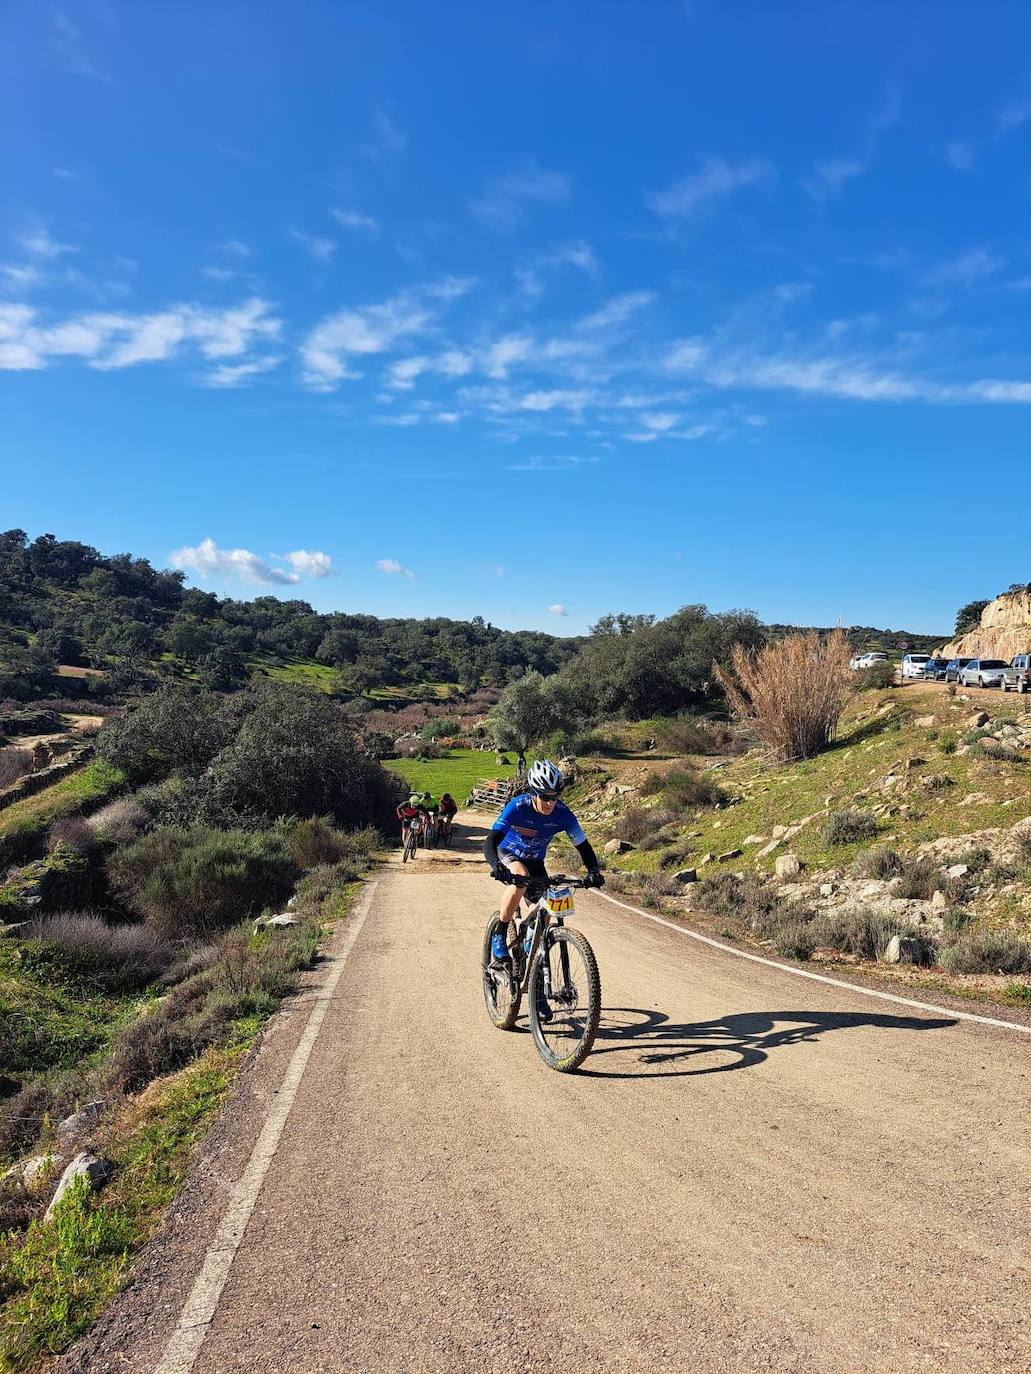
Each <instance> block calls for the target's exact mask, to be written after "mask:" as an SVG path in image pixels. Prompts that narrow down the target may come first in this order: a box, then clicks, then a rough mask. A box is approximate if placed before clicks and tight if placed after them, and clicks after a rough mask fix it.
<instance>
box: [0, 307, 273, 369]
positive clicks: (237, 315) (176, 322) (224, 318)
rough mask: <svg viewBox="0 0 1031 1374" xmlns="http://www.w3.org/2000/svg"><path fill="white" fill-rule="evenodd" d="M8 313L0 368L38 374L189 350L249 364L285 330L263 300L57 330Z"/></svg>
mask: <svg viewBox="0 0 1031 1374" xmlns="http://www.w3.org/2000/svg"><path fill="white" fill-rule="evenodd" d="M4 311H5V312H6V313H4ZM4 311H0V339H2V340H3V343H4V344H5V345H6V346H5V347H4V348H3V349H0V368H3V367H7V368H21V369H30V368H32V369H38V368H42V367H46V366H47V364H48V362H49V360H50V359H51V358H53V357H79V358H81V359H83V360H84V361H85V362H87V363H88V365H89V366H90V367H95V368H98V369H100V370H105V371H106V370H111V369H114V368H120V367H130V366H132V365H134V364H136V363H144V362H161V361H164V360H166V359H168V358H171V357H173V356H175V355H176V353H177V352H178V351H179V348H180V346H181V345H186V344H188V345H190V346H192V347H193V348H195V349H196V350H197V351H198V352H199V353H200V354H201V355H202V356H203V357H204V358H206V359H209V360H211V361H219V360H222V359H225V358H240V359H241V361H243V359H242V355H243V354H245V353H246V352H247V350H248V349H249V348H250V347H251V346H252V345H253V344H254V343H256V342H261V341H264V340H268V339H273V338H275V337H276V336H277V335H278V334H279V331H280V327H281V322H280V321H279V320H278V319H275V318H274V317H272V316H271V315H269V313H268V311H269V305H268V302H267V301H263V300H261V299H260V298H254V299H251V300H249V301H245V302H244V304H243V305H241V306H235V307H230V308H229V309H226V310H211V309H209V308H206V307H203V306H199V305H177V306H173V307H171V308H170V309H168V310H162V311H157V312H155V313H153V314H141V315H130V314H124V313H123V314H116V313H102V312H92V313H87V314H82V315H76V316H72V317H71V318H70V319H67V320H64V321H61V322H60V323H57V324H43V323H41V322H39V320H38V312H37V311H36V310H34V309H33V308H31V307H29V306H17V307H5V308H4ZM247 361H250V360H247ZM215 384H216V385H218V383H217V382H216V383H215ZM223 384H225V383H223ZM230 384H231V383H230Z"/></svg>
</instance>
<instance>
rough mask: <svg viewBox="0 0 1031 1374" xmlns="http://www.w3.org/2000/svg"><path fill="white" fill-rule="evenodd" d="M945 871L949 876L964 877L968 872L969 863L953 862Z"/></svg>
mask: <svg viewBox="0 0 1031 1374" xmlns="http://www.w3.org/2000/svg"><path fill="white" fill-rule="evenodd" d="M945 871H946V873H947V874H948V875H949V877H950V878H965V877H966V876H967V874H968V873H969V872H970V865H969V864H953V865H952V867H951V868H947V869H946V870H945Z"/></svg>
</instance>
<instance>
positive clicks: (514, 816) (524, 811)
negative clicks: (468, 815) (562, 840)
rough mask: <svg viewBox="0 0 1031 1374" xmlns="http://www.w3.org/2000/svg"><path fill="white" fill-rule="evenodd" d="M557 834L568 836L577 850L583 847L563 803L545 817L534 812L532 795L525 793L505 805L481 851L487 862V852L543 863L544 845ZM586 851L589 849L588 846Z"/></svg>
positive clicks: (579, 830) (578, 828)
mask: <svg viewBox="0 0 1031 1374" xmlns="http://www.w3.org/2000/svg"><path fill="white" fill-rule="evenodd" d="M558 834H566V835H569V840H570V841H572V844H573V845H576V848H577V849H580V846H581V845H587V835H586V834H584V833H583V827H581V824H580V822H579V820H577V819H576V816H575V815H573V813H572V811H570V809H569V807H566V804H565V802H564V801H559V802H557V804H555V809H554V811H553V812H551V815H550V816H546V815H543V812H540V811H536V809H535V807H533V794H532V793H529V791H525V793H522V794H521V796H520V797H513V798H511V801H509V802H506V805H505V808H503V811H502V813H500V815H499V816H498V819H496V820H495V823H494V826H492V829H491V831H489V834H488V837H487V844H485V845H484V852H485V853H487V857H488V859H491V857H492V855H491V853H489V851H494V852H495V853H500V855H502V856H503V857H507V859H540V860H543V859H544V855H546V853H547V846H548V845H550V844H551V841H553V840H554V838H555V835H558ZM587 848H588V849H590V845H587ZM592 853H594V852H592V851H591V856H592Z"/></svg>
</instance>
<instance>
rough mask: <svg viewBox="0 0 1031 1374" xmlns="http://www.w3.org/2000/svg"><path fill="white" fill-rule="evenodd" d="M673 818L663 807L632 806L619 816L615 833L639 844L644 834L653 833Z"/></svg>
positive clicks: (620, 837)
mask: <svg viewBox="0 0 1031 1374" xmlns="http://www.w3.org/2000/svg"><path fill="white" fill-rule="evenodd" d="M673 818H674V817H673V813H672V812H671V811H668V810H666V808H665V807H661V806H651V807H649V806H634V807H631V808H630V810H629V811H624V812H623V814H622V816H620V818H619V820H618V821H617V822H616V825H615V834H616V836H617V838H619V839H621V840H629V841H630V842H631V843H633V844H639V843H640V841H641V840H643V839H644V838H645V836H646V835H653V834H654V833H655V832H656V831H657V830H660V829H661V828H662V827H663V826H664V825H667V824H668V823H669V822H670V821H671V820H673Z"/></svg>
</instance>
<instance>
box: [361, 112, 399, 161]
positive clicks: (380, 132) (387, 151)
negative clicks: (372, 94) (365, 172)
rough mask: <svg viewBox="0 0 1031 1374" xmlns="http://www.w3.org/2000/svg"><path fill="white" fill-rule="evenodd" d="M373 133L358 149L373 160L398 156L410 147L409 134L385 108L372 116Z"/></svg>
mask: <svg viewBox="0 0 1031 1374" xmlns="http://www.w3.org/2000/svg"><path fill="white" fill-rule="evenodd" d="M372 126H373V128H372V135H371V137H370V138H369V139H368V141H367V142H365V143H363V144H362V145H361V146H360V147H359V149H358V151H359V152H360V153H361V155H362V156H363V157H367V158H369V159H370V160H371V161H372V162H383V161H384V160H385V159H386V158H388V157H397V156H398V154H400V153H403V152H404V151H405V149H406V148H407V147H408V135H407V134H406V133H405V131H404V129H402V128H401V126H400V125H399V124H397V123H396V122H395V121H394V119H393V118H392V117H391V116H390V115H389V114H388V113H387V111H386V110H384V109H377V110H376V111H375V112H374V113H373V117H372Z"/></svg>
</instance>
